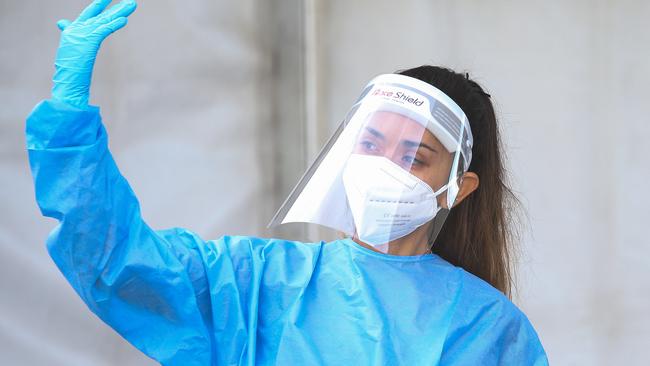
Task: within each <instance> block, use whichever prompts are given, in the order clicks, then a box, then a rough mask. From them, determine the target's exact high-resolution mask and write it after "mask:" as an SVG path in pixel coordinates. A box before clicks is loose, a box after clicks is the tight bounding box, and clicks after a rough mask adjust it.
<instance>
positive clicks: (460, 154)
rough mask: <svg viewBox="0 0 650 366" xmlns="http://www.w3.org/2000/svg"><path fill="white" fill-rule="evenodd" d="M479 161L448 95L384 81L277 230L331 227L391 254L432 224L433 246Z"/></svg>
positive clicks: (364, 98) (339, 133) (307, 178)
mask: <svg viewBox="0 0 650 366" xmlns="http://www.w3.org/2000/svg"><path fill="white" fill-rule="evenodd" d="M471 158H472V133H471V130H470V128H469V122H468V121H467V117H466V116H465V114H464V113H463V111H462V110H461V109H460V107H459V106H458V105H457V104H456V103H455V102H454V101H452V100H451V98H449V97H448V96H447V95H445V94H444V93H443V92H442V91H440V90H438V89H437V88H435V87H433V86H432V85H430V84H428V83H425V82H423V81H421V80H418V79H415V78H411V77H408V76H404V75H398V74H387V75H380V76H378V77H376V78H375V79H373V80H372V81H371V82H370V83H369V84H368V85H367V86H366V88H365V89H364V91H363V93H362V94H361V97H360V98H359V99H358V101H357V102H356V103H355V104H354V106H353V107H352V109H351V110H350V112H349V113H348V116H347V118H346V119H345V120H344V121H343V122H342V123H341V125H340V126H339V128H338V129H337V130H336V131H335V133H334V135H333V136H332V137H331V138H330V140H329V141H328V143H327V144H326V145H325V147H324V148H323V150H322V151H321V153H320V154H319V156H318V157H317V158H316V160H315V162H314V163H313V164H312V165H311V167H309V169H308V170H307V172H306V173H305V174H304V175H303V177H302V178H301V179H300V181H299V182H298V185H297V186H296V187H295V188H294V190H293V191H292V192H291V194H290V195H289V197H288V198H287V200H286V201H285V202H284V204H283V205H282V206H281V207H280V209H279V210H278V212H277V213H276V215H275V216H274V218H273V219H272V220H271V223H270V224H269V227H273V226H275V225H279V224H283V223H289V222H304V223H313V224H319V225H323V226H326V227H329V228H332V229H335V230H338V231H341V232H343V233H345V234H347V235H350V236H353V237H355V238H358V239H359V240H361V241H362V242H364V243H367V244H369V245H372V246H374V247H375V248H377V249H378V250H380V251H382V252H387V251H388V247H389V244H390V243H391V242H392V241H395V240H397V239H400V238H403V237H405V236H407V235H409V234H410V233H412V232H414V231H415V230H416V229H418V228H420V227H422V226H423V225H427V230H428V240H429V244H431V245H432V244H433V242H434V240H435V238H436V236H437V235H438V233H439V232H440V229H441V227H442V224H443V223H444V221H445V219H446V217H447V215H448V213H449V210H450V209H451V208H452V207H453V203H454V201H455V199H456V195H457V194H458V189H459V187H458V184H459V177H460V176H461V175H462V174H463V173H464V172H466V171H467V168H468V167H469V164H470V161H471Z"/></svg>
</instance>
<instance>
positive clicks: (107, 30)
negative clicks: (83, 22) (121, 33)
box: [93, 17, 127, 39]
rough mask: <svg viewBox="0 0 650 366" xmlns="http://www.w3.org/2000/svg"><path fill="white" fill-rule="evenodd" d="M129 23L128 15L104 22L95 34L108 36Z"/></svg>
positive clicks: (102, 37)
mask: <svg viewBox="0 0 650 366" xmlns="http://www.w3.org/2000/svg"><path fill="white" fill-rule="evenodd" d="M126 23H127V20H126V17H119V18H117V19H114V20H113V21H111V22H110V23H107V24H102V25H100V26H99V27H97V29H95V30H94V31H93V34H97V35H99V36H100V37H101V39H104V38H106V37H108V36H109V35H110V34H111V33H113V32H115V31H116V30H118V29H120V28H122V27H124V26H125V25H126Z"/></svg>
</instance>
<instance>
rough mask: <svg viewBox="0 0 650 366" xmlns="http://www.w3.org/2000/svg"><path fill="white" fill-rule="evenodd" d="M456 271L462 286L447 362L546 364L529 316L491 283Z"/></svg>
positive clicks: (447, 350)
mask: <svg viewBox="0 0 650 366" xmlns="http://www.w3.org/2000/svg"><path fill="white" fill-rule="evenodd" d="M456 270H457V271H458V278H459V282H458V286H459V287H458V289H457V292H456V299H455V300H456V306H455V308H454V314H453V316H452V318H451V322H450V323H451V324H450V327H449V332H448V335H447V339H446V340H445V353H444V355H445V358H446V360H445V361H447V362H450V363H454V362H457V363H463V362H465V361H466V360H473V362H479V363H481V364H531V365H546V364H547V363H548V361H547V360H546V354H545V352H544V349H543V347H542V344H541V342H540V340H539V337H538V335H537V332H536V331H535V329H534V328H533V326H532V324H531V323H530V321H529V320H528V317H527V316H526V315H525V314H524V313H523V312H522V311H521V310H520V309H519V308H518V307H517V306H516V305H515V304H514V303H512V301H510V299H508V298H507V297H506V296H505V295H504V294H503V293H501V292H500V291H499V290H497V289H495V288H494V287H492V286H491V285H490V284H489V283H487V282H485V281H484V280H482V279H480V278H478V277H477V276H475V275H473V274H471V273H469V272H467V271H465V270H463V269H461V268H456ZM461 360H464V361H463V362H460V361H461Z"/></svg>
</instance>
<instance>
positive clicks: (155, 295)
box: [26, 100, 241, 365]
mask: <svg viewBox="0 0 650 366" xmlns="http://www.w3.org/2000/svg"><path fill="white" fill-rule="evenodd" d="M26 136H27V150H28V154H29V161H30V167H31V169H32V174H33V179H34V185H35V193H36V200H37V202H38V205H39V207H40V209H41V212H42V213H43V215H45V216H49V217H53V218H55V219H57V220H58V221H59V224H58V226H57V227H56V228H55V229H54V230H53V231H52V233H51V234H50V236H49V237H48V239H47V248H48V251H49V253H50V255H51V257H52V258H53V260H54V262H55V263H56V265H57V266H58V268H59V269H60V270H61V272H62V273H63V275H64V276H65V278H66V279H67V280H68V281H69V282H70V284H71V285H72V287H73V288H74V290H75V291H76V292H77V293H78V294H79V295H80V296H81V298H82V299H83V300H84V302H85V303H86V304H87V305H88V307H89V308H90V309H91V310H92V311H93V312H94V313H95V314H97V315H98V316H99V317H100V318H101V319H102V320H104V321H105V322H106V323H108V324H109V325H111V326H112V327H113V328H114V329H115V330H116V331H117V332H118V333H120V334H121V335H122V336H123V337H124V338H126V339H127V340H128V341H129V342H131V343H132V344H133V345H134V346H136V347H137V348H138V349H140V350H141V351H143V352H144V353H145V354H147V355H148V356H150V357H152V358H154V359H155V360H158V361H159V362H161V363H162V364H165V365H208V364H211V363H213V361H212V358H213V357H214V356H213V354H214V352H213V349H212V347H213V344H214V340H213V339H212V338H213V331H212V330H213V327H214V324H213V321H212V316H211V307H212V304H211V300H210V291H209V284H208V280H207V276H206V273H205V266H204V265H203V258H202V257H201V255H202V254H201V253H202V251H203V252H205V250H206V249H205V248H203V244H205V243H203V242H201V240H200V239H199V238H198V237H197V236H196V235H194V234H192V233H190V232H188V231H185V230H182V229H175V230H168V231H161V232H156V231H154V230H152V229H151V228H149V227H148V226H147V225H146V224H145V223H144V222H143V220H142V218H141V215H140V207H139V204H138V201H137V199H136V197H135V195H134V193H133V191H132V190H131V188H130V187H129V185H128V183H127V181H126V180H125V179H124V177H123V176H122V175H121V174H120V172H119V171H118V168H117V166H116V164H115V162H114V161H113V158H112V156H111V154H110V152H109V150H108V147H107V135H106V131H105V129H104V127H103V126H102V123H101V118H100V115H99V109H98V108H96V107H88V108H86V109H79V108H76V107H73V106H71V105H68V104H66V103H63V102H60V101H56V100H49V101H44V102H42V103H40V104H39V105H37V106H36V107H35V109H34V110H33V111H32V113H31V115H30V116H29V117H28V119H27V127H26ZM230 276H231V277H232V276H233V275H232V273H231V274H230ZM229 280H230V281H235V280H234V279H230V278H226V279H225V282H228V281H229ZM224 301H227V299H225V300H224ZM235 340H236V338H235V339H233V344H237V342H234V341H235ZM240 344H241V342H240Z"/></svg>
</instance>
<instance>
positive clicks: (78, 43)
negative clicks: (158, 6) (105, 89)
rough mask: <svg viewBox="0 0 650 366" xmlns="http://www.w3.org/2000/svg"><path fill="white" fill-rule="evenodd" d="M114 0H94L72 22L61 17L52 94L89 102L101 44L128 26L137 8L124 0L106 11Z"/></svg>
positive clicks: (72, 101)
mask: <svg viewBox="0 0 650 366" xmlns="http://www.w3.org/2000/svg"><path fill="white" fill-rule="evenodd" d="M110 3H111V0H95V1H93V3H92V4H90V5H88V7H86V9H84V11H82V12H81V14H80V15H79V17H78V18H77V19H76V20H75V21H73V22H70V21H69V20H65V19H63V20H59V21H58V22H57V26H58V27H59V29H61V31H62V32H61V41H60V43H59V49H58V51H57V54H56V61H55V62H54V67H55V72H54V78H53V82H54V86H53V87H52V97H53V98H54V99H57V100H60V101H64V102H67V103H70V104H73V105H75V106H78V107H81V108H84V107H86V106H87V105H88V98H89V90H90V80H91V78H92V73H93V65H94V64H95V57H96V56H97V52H98V51H99V46H100V45H101V43H102V41H104V39H105V38H106V37H108V35H110V34H111V33H113V32H115V31H116V30H118V29H120V28H122V27H124V26H125V25H126V17H128V16H129V15H131V13H133V11H135V8H136V3H135V1H133V0H123V1H121V2H120V3H119V4H116V5H114V6H112V7H111V8H110V9H108V10H106V11H104V9H106V7H107V6H108V4H110Z"/></svg>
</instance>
